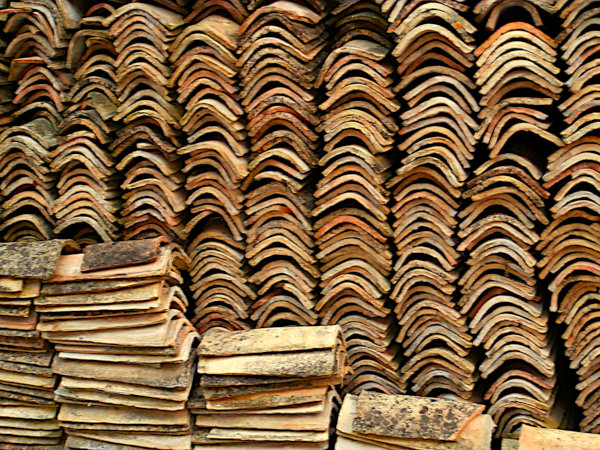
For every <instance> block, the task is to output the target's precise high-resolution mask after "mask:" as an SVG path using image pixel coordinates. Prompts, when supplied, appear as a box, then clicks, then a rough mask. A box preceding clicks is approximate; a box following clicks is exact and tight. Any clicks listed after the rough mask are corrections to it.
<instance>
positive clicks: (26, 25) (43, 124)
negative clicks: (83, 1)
mask: <svg viewBox="0 0 600 450" xmlns="http://www.w3.org/2000/svg"><path fill="white" fill-rule="evenodd" d="M67 12H71V13H73V12H74V11H64V9H63V10H60V9H59V6H58V5H56V4H55V3H54V2H49V1H48V2H36V1H23V2H16V3H15V4H14V5H13V7H12V8H10V9H8V8H7V9H4V10H2V13H3V14H4V15H7V16H8V19H7V20H6V24H5V26H4V32H5V33H6V36H7V40H8V41H9V42H8V45H7V46H6V49H5V51H4V55H3V56H4V57H7V58H10V67H9V71H8V80H9V81H13V82H15V84H16V89H15V95H14V98H13V99H12V102H13V103H14V104H15V105H16V110H15V111H14V112H13V113H12V120H11V122H10V125H11V126H10V127H9V128H7V129H6V131H4V133H3V134H2V135H0V161H1V165H0V177H2V183H1V185H0V186H1V187H0V189H1V193H2V212H0V219H2V224H1V225H0V235H1V236H2V238H3V240H4V241H18V240H25V239H32V240H44V239H50V238H51V237H52V236H53V229H54V222H55V219H54V216H53V213H54V200H55V198H56V192H55V180H54V178H55V177H54V175H53V174H51V173H50V155H49V151H50V150H51V149H52V148H53V147H55V146H56V144H57V140H56V134H57V131H58V127H59V125H60V123H61V121H62V114H63V111H64V109H65V105H64V102H65V100H66V97H65V96H66V93H67V90H68V87H69V84H70V80H71V74H70V73H69V72H68V71H67V70H66V67H65V55H66V51H67V47H68V45H69V38H70V33H69V31H68V29H67V27H69V28H74V27H76V26H77V21H78V19H79V17H77V16H76V15H75V16H72V15H68V14H65V13H67ZM7 63H8V61H7Z"/></svg>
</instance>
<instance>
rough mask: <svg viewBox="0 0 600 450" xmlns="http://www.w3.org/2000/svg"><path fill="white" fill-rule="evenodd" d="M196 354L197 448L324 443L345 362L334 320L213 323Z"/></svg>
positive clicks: (193, 408)
mask: <svg viewBox="0 0 600 450" xmlns="http://www.w3.org/2000/svg"><path fill="white" fill-rule="evenodd" d="M198 355H199V358H198V373H199V375H200V377H199V379H198V380H197V383H198V384H197V385H196V386H195V388H194V392H193V393H192V398H191V399H190V408H191V411H192V412H193V413H195V414H196V418H195V425H196V428H195V429H194V436H193V442H194V444H197V445H196V446H195V448H198V449H212V448H280V449H283V448H306V449H326V448H329V431H330V426H331V425H330V424H331V416H332V410H333V409H334V408H336V409H337V405H339V399H338V398H337V392H336V390H335V389H334V388H333V386H336V385H340V384H342V382H343V379H344V376H345V374H346V371H347V362H348V360H347V354H346V348H345V343H344V340H343V336H342V333H341V329H340V328H339V327H336V326H321V327H281V328H270V329H257V330H248V331H234V332H227V331H222V330H217V329H213V330H211V331H209V332H207V333H206V334H204V336H203V337H202V341H201V343H200V345H199V347H198Z"/></svg>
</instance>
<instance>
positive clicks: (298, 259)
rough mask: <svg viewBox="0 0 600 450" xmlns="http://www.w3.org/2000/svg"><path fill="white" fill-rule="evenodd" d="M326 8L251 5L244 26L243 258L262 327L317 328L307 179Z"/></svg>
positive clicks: (314, 142)
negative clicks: (245, 168)
mask: <svg viewBox="0 0 600 450" xmlns="http://www.w3.org/2000/svg"><path fill="white" fill-rule="evenodd" d="M324 5H325V2H323V1H321V0H313V1H311V2H308V1H307V2H304V1H302V2H298V3H295V2H290V1H287V0H276V1H269V0H268V1H265V2H251V3H250V4H249V5H248V7H249V9H250V10H251V11H252V12H251V14H250V15H249V16H248V17H247V18H246V19H245V20H244V21H243V23H242V24H241V26H240V28H239V29H238V34H239V36H240V39H239V41H238V50H237V51H238V55H239V57H238V61H237V66H238V68H239V77H240V82H239V83H240V88H241V90H240V92H239V98H240V102H241V104H242V106H243V107H244V112H245V115H246V119H247V121H248V122H247V124H246V129H247V131H248V136H249V140H250V145H251V146H250V149H251V154H250V156H249V164H248V170H249V173H248V176H247V177H246V178H245V180H244V182H243V184H242V189H244V191H245V200H246V205H245V206H246V216H247V218H246V227H247V239H246V250H245V253H246V257H247V259H248V263H249V264H250V266H251V276H250V278H249V281H250V283H253V284H254V285H255V286H256V290H257V298H258V300H257V301H256V302H255V303H254V305H253V309H251V313H252V314H253V317H255V318H256V319H255V320H256V323H257V324H258V326H260V327H271V326H277V325H290V324H296V325H315V324H316V323H317V321H318V318H317V314H316V313H315V311H314V309H315V304H316V302H317V300H318V297H317V294H316V290H317V286H318V282H319V275H320V272H319V269H318V267H317V264H316V259H315V257H314V252H313V248H314V239H313V225H312V222H311V213H312V202H313V186H312V179H311V175H312V173H313V168H314V167H315V166H316V164H317V160H318V157H317V151H318V149H319V147H320V142H319V136H318V134H317V132H316V129H315V128H316V126H317V124H318V123H319V118H318V116H317V100H316V92H315V91H314V89H313V83H314V80H315V78H316V76H317V73H318V69H319V67H320V65H321V63H322V62H323V60H324V59H325V55H326V52H325V50H326V47H327V45H328V34H327V31H326V26H325V24H324V23H323V20H324V18H325V13H324V11H323V8H324ZM259 311H260V312H259Z"/></svg>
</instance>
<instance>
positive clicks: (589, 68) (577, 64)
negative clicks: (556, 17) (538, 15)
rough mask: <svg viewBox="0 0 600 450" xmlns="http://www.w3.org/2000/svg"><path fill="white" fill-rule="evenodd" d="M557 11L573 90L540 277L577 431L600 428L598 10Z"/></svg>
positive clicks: (550, 177) (551, 172)
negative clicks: (579, 416) (557, 333)
mask: <svg viewBox="0 0 600 450" xmlns="http://www.w3.org/2000/svg"><path fill="white" fill-rule="evenodd" d="M592 6H596V7H595V8H592ZM560 17H561V18H562V19H563V20H564V21H563V23H562V28H563V31H562V33H561V34H560V35H559V36H558V37H557V41H558V42H559V43H560V44H561V45H560V49H561V50H562V58H563V61H564V63H565V65H566V67H567V69H566V73H567V75H568V79H567V80H566V81H565V86H566V87H567V89H568V93H567V94H568V95H567V96H566V100H565V101H564V102H563V103H562V104H561V105H560V110H561V112H562V114H563V115H564V123H563V127H562V128H563V131H562V132H561V136H562V138H563V139H564V142H565V145H564V146H562V147H561V148H560V149H558V150H557V151H556V152H555V153H553V154H552V155H551V156H550V157H549V158H548V161H549V162H548V171H547V172H546V174H545V175H544V178H543V179H544V181H545V185H544V186H545V187H546V188H547V189H549V190H550V191H551V192H552V194H553V197H552V199H551V201H550V206H551V207H550V212H551V214H552V222H551V223H550V225H548V226H547V227H546V229H545V230H544V232H543V233H542V236H541V238H542V239H541V242H540V243H539V245H538V248H539V250H540V251H541V255H542V258H541V259H540V261H539V266H540V268H541V271H540V278H541V279H544V280H546V281H547V282H548V289H549V291H550V293H551V298H550V310H551V311H552V312H557V316H556V321H557V323H558V324H561V325H562V327H561V328H560V329H561V330H563V332H562V336H561V337H562V340H563V343H564V346H565V348H566V351H565V353H566V356H567V357H568V359H569V360H570V369H572V370H573V371H575V372H576V375H577V378H578V380H579V383H578V384H577V386H576V388H577V390H578V391H579V395H578V396H577V398H576V400H575V403H576V404H577V405H578V406H579V407H581V408H582V409H583V415H584V417H583V420H582V421H581V423H580V429H581V431H585V432H590V433H599V432H600V408H599V407H598V405H599V403H598V402H599V400H598V399H599V398H600V397H599V395H600V384H599V382H598V380H599V379H600V357H599V352H598V345H599V344H600V341H599V339H598V331H597V330H598V320H597V317H598V304H599V303H598V300H599V299H600V294H599V292H600V265H599V260H598V255H599V254H600V248H599V246H598V244H599V242H600V184H599V181H598V180H600V166H599V165H598V162H599V161H600V136H599V135H598V129H599V123H600V122H599V121H598V111H599V107H600V82H599V81H598V79H597V78H596V75H595V73H596V72H597V67H598V63H599V61H600V57H599V56H598V54H597V52H596V50H597V48H598V44H597V42H596V41H597V30H596V28H595V23H596V22H597V21H598V20H599V18H600V11H599V10H598V8H597V5H590V2H584V1H573V2H569V5H568V6H567V7H565V8H564V9H563V10H562V11H561V13H560Z"/></svg>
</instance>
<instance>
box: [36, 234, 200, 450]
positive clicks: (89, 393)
mask: <svg viewBox="0 0 600 450" xmlns="http://www.w3.org/2000/svg"><path fill="white" fill-rule="evenodd" d="M187 263H188V261H187V257H185V256H184V255H183V253H182V252H181V250H180V249H179V248H178V247H177V246H175V245H174V244H170V243H167V242H166V241H165V240H164V238H156V239H148V240H141V241H129V242H127V241H125V242H119V243H114V244H95V245H90V246H88V247H86V248H85V252H84V253H75V254H70V255H63V256H61V257H60V258H59V260H58V263H57V266H56V270H55V271H54V275H53V276H52V277H51V278H49V279H48V280H47V281H46V282H45V283H44V285H43V286H42V289H41V293H40V296H39V297H38V298H36V299H35V305H36V310H37V311H38V312H39V314H40V321H39V324H38V330H40V331H42V336H43V337H44V338H45V339H47V340H48V341H50V342H52V343H53V344H54V345H55V349H56V351H57V355H56V357H55V359H54V361H53V363H52V371H53V372H54V373H55V374H58V375H60V376H61V379H60V383H59V385H58V386H57V388H56V391H55V395H56V400H57V401H58V402H60V403H61V407H60V412H59V415H58V419H59V421H60V425H61V427H63V428H64V429H65V431H66V433H67V435H68V438H67V441H66V445H67V447H75V448H89V446H98V445H100V446H101V445H108V444H107V443H110V444H112V445H117V446H120V445H123V446H127V445H130V446H137V447H146V448H162V449H186V448H189V447H190V445H191V444H190V440H191V427H190V416H189V413H188V411H187V409H186V401H187V398H188V395H189V393H190V389H191V385H192V378H193V368H192V364H193V362H194V360H195V355H194V349H193V347H194V343H195V341H196V340H197V338H198V335H197V333H196V332H195V330H194V328H193V327H192V325H191V324H190V323H189V321H188V320H187V319H186V318H185V316H184V315H183V314H184V313H185V311H186V308H187V300H186V298H185V295H184V294H183V292H182V291H181V289H180V288H179V287H178V285H179V284H181V282H182V274H181V271H182V270H184V269H186V267H187ZM82 446H83V447H82ZM85 446H87V447H85Z"/></svg>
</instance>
